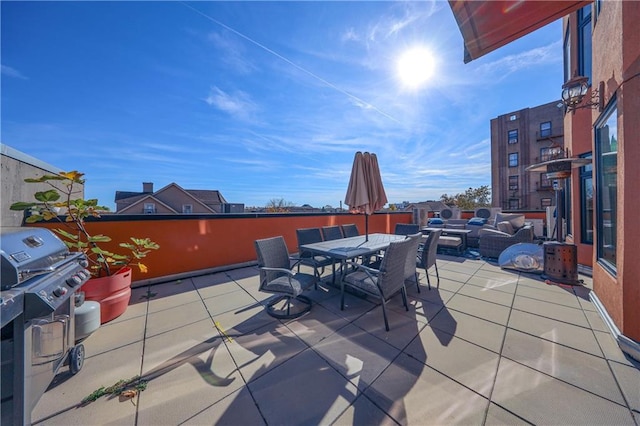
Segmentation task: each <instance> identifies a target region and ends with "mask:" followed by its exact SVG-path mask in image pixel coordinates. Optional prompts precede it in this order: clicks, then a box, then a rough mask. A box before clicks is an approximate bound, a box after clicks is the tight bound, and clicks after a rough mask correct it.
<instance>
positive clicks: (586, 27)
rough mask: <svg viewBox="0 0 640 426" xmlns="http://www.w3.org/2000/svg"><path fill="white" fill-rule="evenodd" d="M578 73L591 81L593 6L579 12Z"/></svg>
mask: <svg viewBox="0 0 640 426" xmlns="http://www.w3.org/2000/svg"><path fill="white" fill-rule="evenodd" d="M578 57H579V62H578V67H579V68H578V73H579V74H580V75H583V76H585V77H589V81H591V5H588V6H585V7H583V8H582V9H580V10H578Z"/></svg>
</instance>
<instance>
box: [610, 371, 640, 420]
mask: <svg viewBox="0 0 640 426" xmlns="http://www.w3.org/2000/svg"><path fill="white" fill-rule="evenodd" d="M609 366H610V367H611V371H613V374H614V376H615V377H616V380H617V381H618V384H619V385H620V389H622V393H623V394H624V397H625V399H626V400H627V402H628V403H629V407H630V408H631V409H633V410H636V411H638V412H640V370H639V369H638V367H640V363H638V367H629V366H628V365H624V364H619V363H617V362H612V361H610V362H609Z"/></svg>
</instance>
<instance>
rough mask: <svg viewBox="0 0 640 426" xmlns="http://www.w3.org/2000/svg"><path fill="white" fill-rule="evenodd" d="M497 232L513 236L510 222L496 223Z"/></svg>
mask: <svg viewBox="0 0 640 426" xmlns="http://www.w3.org/2000/svg"><path fill="white" fill-rule="evenodd" d="M497 228H498V231H501V232H506V233H507V234H509V235H513V232H514V230H513V226H512V225H511V222H509V221H508V220H503V221H502V222H500V223H498V225H497Z"/></svg>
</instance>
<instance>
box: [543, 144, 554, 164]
mask: <svg viewBox="0 0 640 426" xmlns="http://www.w3.org/2000/svg"><path fill="white" fill-rule="evenodd" d="M554 154H555V151H554V150H553V148H551V147H545V148H540V162H544V161H549V160H553V156H554Z"/></svg>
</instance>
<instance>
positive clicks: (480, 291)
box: [458, 284, 513, 307]
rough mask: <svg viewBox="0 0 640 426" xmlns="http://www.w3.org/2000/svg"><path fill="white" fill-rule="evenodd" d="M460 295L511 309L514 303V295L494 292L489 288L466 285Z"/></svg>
mask: <svg viewBox="0 0 640 426" xmlns="http://www.w3.org/2000/svg"><path fill="white" fill-rule="evenodd" d="M458 294H463V295H465V296H469V297H474V298H476V299H481V300H484V301H487V302H492V303H499V304H501V305H504V306H509V307H511V304H512V303H513V293H509V292H504V291H499V290H494V289H491V288H487V287H480V286H477V285H468V284H467V285H465V286H464V287H462V288H461V289H460V291H459V292H458Z"/></svg>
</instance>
